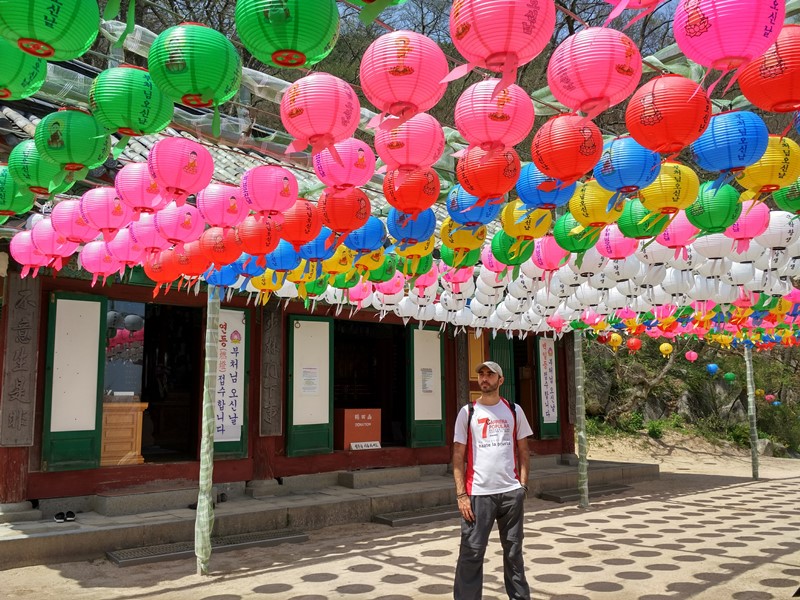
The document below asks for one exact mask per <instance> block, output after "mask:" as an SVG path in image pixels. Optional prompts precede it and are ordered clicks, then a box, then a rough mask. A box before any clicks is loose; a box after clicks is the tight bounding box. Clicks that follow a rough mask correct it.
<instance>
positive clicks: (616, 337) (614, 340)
mask: <svg viewBox="0 0 800 600" xmlns="http://www.w3.org/2000/svg"><path fill="white" fill-rule="evenodd" d="M608 345H609V347H610V348H611V350H612V351H614V352H616V351H617V350H619V347H620V346H621V345H622V336H621V335H620V334H618V333H612V334H611V335H610V336H609V337H608Z"/></svg>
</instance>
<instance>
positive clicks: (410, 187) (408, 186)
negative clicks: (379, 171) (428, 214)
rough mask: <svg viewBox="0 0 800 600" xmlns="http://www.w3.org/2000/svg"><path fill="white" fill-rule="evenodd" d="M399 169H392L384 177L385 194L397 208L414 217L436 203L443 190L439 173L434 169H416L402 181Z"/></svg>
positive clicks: (388, 200)
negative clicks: (400, 180)
mask: <svg viewBox="0 0 800 600" xmlns="http://www.w3.org/2000/svg"><path fill="white" fill-rule="evenodd" d="M399 179H400V173H399V172H398V171H390V172H388V173H387V174H386V177H384V179H383V195H384V196H385V197H386V201H387V202H388V203H389V204H390V205H391V206H393V207H395V208H396V209H397V210H399V211H401V212H404V213H408V214H410V215H411V218H412V219H416V218H417V215H418V214H419V213H421V212H422V211H423V210H427V209H429V208H430V207H431V206H433V205H434V204H435V203H436V200H437V199H438V198H439V192H440V191H441V182H440V181H439V175H437V173H436V171H434V170H433V169H420V170H418V171H414V172H413V173H412V174H411V175H409V176H408V177H407V178H406V179H405V180H404V181H403V182H402V183H400V182H399V181H398V180H399Z"/></svg>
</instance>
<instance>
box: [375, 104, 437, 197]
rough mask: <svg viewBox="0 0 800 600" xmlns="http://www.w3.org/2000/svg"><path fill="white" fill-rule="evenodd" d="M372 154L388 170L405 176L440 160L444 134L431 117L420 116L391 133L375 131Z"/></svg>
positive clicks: (391, 130) (390, 131)
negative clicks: (378, 158)
mask: <svg viewBox="0 0 800 600" xmlns="http://www.w3.org/2000/svg"><path fill="white" fill-rule="evenodd" d="M375 151H376V152H377V153H378V156H380V157H381V160H382V161H383V162H385V163H386V169H387V170H389V171H400V173H401V174H405V175H406V176H407V175H408V174H409V173H411V172H413V171H416V170H417V169H426V168H428V167H432V166H433V165H434V163H436V161H437V160H439V159H440V158H441V156H442V153H443V152H444V130H443V129H442V126H441V125H440V124H439V121H437V120H436V119H435V118H434V117H432V116H431V115H429V114H427V113H421V114H418V115H415V116H414V117H413V118H411V119H409V120H408V121H407V122H405V123H403V124H402V125H400V126H399V127H395V128H394V129H389V130H386V129H378V130H377V131H376V132H375ZM397 183H398V184H400V183H402V181H398V182H397Z"/></svg>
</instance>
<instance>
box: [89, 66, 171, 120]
mask: <svg viewBox="0 0 800 600" xmlns="http://www.w3.org/2000/svg"><path fill="white" fill-rule="evenodd" d="M89 107H90V108H91V109H92V115H94V117H95V119H97V121H98V123H100V125H102V126H103V127H105V128H106V129H108V130H109V131H115V132H117V133H119V134H120V135H124V136H139V135H147V134H153V133H158V132H159V131H162V130H164V129H166V127H167V126H168V125H169V124H170V122H171V121H172V112H173V110H174V107H173V105H172V101H171V100H170V99H169V98H167V96H165V95H164V93H163V92H162V91H161V90H160V89H159V88H158V87H157V86H156V85H155V84H154V83H153V79H152V78H151V77H150V73H148V71H147V69H145V68H143V67H136V66H133V65H120V66H119V67H115V68H112V69H106V70H105V71H102V72H101V73H100V74H99V75H98V76H97V77H96V78H95V80H94V81H93V82H92V87H91V88H90V89H89Z"/></svg>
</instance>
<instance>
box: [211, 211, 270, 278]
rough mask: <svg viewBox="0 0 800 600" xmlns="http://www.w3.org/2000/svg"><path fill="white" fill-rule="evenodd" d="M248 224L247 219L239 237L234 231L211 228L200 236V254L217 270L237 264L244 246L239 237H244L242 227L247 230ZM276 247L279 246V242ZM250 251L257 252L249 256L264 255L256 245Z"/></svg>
mask: <svg viewBox="0 0 800 600" xmlns="http://www.w3.org/2000/svg"><path fill="white" fill-rule="evenodd" d="M249 218H250V217H248V219H249ZM246 222H247V219H245V223H242V225H241V226H240V227H239V230H240V231H239V232H238V235H237V231H236V230H234V229H226V228H224V227H209V228H208V229H206V230H205V231H204V232H203V233H202V234H200V239H199V240H198V242H199V244H200V252H201V253H202V254H203V256H204V257H205V258H206V259H208V260H209V261H210V262H211V264H212V265H214V266H215V267H216V268H220V267H223V266H225V265H229V264H231V263H233V262H235V261H236V259H238V258H239V256H241V254H242V251H243V244H241V243H240V241H239V236H240V235H243V233H242V232H241V229H242V227H245V230H246V225H245V224H246ZM275 245H276V246H277V242H276V243H275ZM265 247H266V246H265ZM249 249H250V250H256V252H252V251H251V252H249V254H264V253H261V252H258V250H260V248H259V247H258V246H257V245H256V244H253V247H251V248H249ZM259 264H260V265H261V266H264V263H263V262H259Z"/></svg>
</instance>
